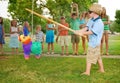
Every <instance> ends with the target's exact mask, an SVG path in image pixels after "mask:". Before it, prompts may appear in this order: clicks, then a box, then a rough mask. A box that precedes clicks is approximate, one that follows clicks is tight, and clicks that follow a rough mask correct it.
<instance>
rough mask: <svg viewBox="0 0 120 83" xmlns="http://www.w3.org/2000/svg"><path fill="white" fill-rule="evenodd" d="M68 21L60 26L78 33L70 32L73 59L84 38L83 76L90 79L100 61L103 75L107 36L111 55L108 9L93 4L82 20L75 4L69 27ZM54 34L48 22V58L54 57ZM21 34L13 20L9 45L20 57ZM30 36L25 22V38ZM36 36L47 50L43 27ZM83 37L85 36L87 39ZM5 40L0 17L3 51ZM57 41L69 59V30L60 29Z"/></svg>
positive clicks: (61, 21) (38, 27) (53, 28)
mask: <svg viewBox="0 0 120 83" xmlns="http://www.w3.org/2000/svg"><path fill="white" fill-rule="evenodd" d="M65 19H66V18H65V17H64V16H62V17H61V18H60V23H61V24H62V25H64V26H66V27H70V28H71V29H73V30H74V31H75V32H76V33H73V32H71V42H72V48H73V54H74V55H78V49H79V41H80V36H82V42H83V43H82V46H83V49H84V54H87V63H86V71H85V72H84V73H83V74H85V75H90V69H91V65H92V64H96V62H97V61H98V64H99V67H100V68H99V71H100V72H104V68H103V63H102V59H101V53H103V52H102V47H103V46H102V45H103V39H104V36H105V38H106V39H105V41H106V43H107V44H106V48H107V49H106V54H107V55H108V30H109V27H108V25H109V24H110V22H109V19H108V16H107V15H106V10H105V8H104V7H103V8H102V7H101V5H99V4H93V5H92V6H91V7H90V8H89V11H88V12H87V13H84V12H83V13H82V14H81V16H80V18H79V16H78V5H77V4H76V3H74V4H72V9H71V19H70V23H67V22H66V21H65ZM55 30H56V28H55V27H54V25H53V24H52V23H51V22H50V21H48V24H47V25H46V43H48V52H47V54H50V53H51V54H54V31H55ZM19 32H20V31H19V28H17V21H16V20H12V21H11V27H10V44H9V45H10V47H11V48H12V50H13V52H12V53H14V50H16V51H15V52H16V53H18V47H19V41H18V36H19ZM29 32H30V26H29V23H28V22H27V21H26V22H24V25H23V34H24V35H26V33H27V34H29ZM103 33H104V35H103ZM35 34H36V41H38V42H41V43H42V48H44V46H43V42H44V34H43V32H42V31H41V26H40V25H38V26H37V27H36V33H35ZM76 34H77V35H76ZM106 34H107V35H106ZM84 36H86V38H85V37H84ZM4 37H5V36H4V28H3V19H2V18H1V17H0V48H2V44H4V43H5V42H4ZM58 39H59V44H60V45H61V49H62V53H61V55H64V49H65V51H66V55H68V46H69V43H68V30H67V29H65V28H63V27H61V26H58V35H57V38H56V40H58ZM101 39H102V40H101ZM86 40H88V52H87V49H86V43H85V41H86ZM101 42H102V44H101ZM100 47H101V49H100ZM50 50H51V51H50ZM1 51H2V50H1ZM100 52H101V53H100Z"/></svg>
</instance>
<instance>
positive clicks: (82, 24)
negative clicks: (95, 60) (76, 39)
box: [80, 12, 87, 55]
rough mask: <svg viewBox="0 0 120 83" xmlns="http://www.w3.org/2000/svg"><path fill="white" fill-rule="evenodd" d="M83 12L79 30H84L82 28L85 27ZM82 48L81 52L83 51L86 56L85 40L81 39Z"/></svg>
mask: <svg viewBox="0 0 120 83" xmlns="http://www.w3.org/2000/svg"><path fill="white" fill-rule="evenodd" d="M85 14H86V13H85V12H83V13H82V14H81V16H80V28H81V29H82V28H84V26H86V22H85ZM82 47H83V51H84V53H83V54H84V55H86V54H87V50H86V38H84V37H82Z"/></svg>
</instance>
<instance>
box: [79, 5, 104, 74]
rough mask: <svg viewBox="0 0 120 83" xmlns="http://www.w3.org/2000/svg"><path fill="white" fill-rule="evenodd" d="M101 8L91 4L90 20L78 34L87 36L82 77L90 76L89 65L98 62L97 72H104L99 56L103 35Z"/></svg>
mask: <svg viewBox="0 0 120 83" xmlns="http://www.w3.org/2000/svg"><path fill="white" fill-rule="evenodd" d="M101 11H102V7H101V5H99V4H93V5H91V7H90V8H89V14H90V16H91V19H90V20H89V21H88V23H87V27H85V28H83V29H82V30H80V31H79V32H78V34H79V35H89V43H88V53H87V62H86V71H85V72H84V73H83V74H84V75H90V70H91V65H92V64H96V63H97V61H98V64H99V71H100V72H102V73H103V72H104V68H103V63H102V59H101V56H100V43H101V38H102V35H103V29H104V24H103V22H102V20H101V18H100V14H101Z"/></svg>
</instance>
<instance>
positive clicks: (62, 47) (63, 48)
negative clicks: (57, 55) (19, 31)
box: [61, 46, 64, 55]
mask: <svg viewBox="0 0 120 83" xmlns="http://www.w3.org/2000/svg"><path fill="white" fill-rule="evenodd" d="M61 48H62V55H63V54H64V46H61Z"/></svg>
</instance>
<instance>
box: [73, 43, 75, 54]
mask: <svg viewBox="0 0 120 83" xmlns="http://www.w3.org/2000/svg"><path fill="white" fill-rule="evenodd" d="M72 48H73V54H75V43H73V44H72Z"/></svg>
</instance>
